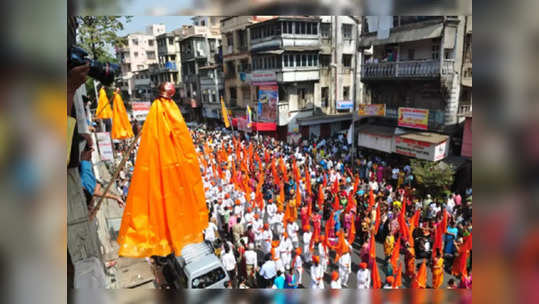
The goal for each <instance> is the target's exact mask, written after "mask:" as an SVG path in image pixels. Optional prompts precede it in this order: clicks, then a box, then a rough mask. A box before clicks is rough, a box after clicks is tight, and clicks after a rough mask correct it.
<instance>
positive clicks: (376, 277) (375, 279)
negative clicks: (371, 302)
mask: <svg viewBox="0 0 539 304" xmlns="http://www.w3.org/2000/svg"><path fill="white" fill-rule="evenodd" d="M371 278H372V288H381V287H382V281H381V280H380V273H378V264H377V263H376V259H373V260H372V273H371Z"/></svg>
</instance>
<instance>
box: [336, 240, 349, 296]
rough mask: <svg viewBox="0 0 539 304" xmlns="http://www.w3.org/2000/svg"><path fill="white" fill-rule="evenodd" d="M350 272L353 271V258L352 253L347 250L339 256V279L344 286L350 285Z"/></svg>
mask: <svg viewBox="0 0 539 304" xmlns="http://www.w3.org/2000/svg"><path fill="white" fill-rule="evenodd" d="M347 243H348V242H347ZM350 272H352V258H351V257H350V253H349V252H347V253H345V254H343V255H342V256H341V257H340V258H339V278H340V279H339V280H340V282H341V283H342V285H343V286H344V287H348V277H349V276H350Z"/></svg>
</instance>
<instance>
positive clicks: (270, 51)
mask: <svg viewBox="0 0 539 304" xmlns="http://www.w3.org/2000/svg"><path fill="white" fill-rule="evenodd" d="M282 53H284V50H269V51H261V52H257V54H271V55H281V54H282Z"/></svg>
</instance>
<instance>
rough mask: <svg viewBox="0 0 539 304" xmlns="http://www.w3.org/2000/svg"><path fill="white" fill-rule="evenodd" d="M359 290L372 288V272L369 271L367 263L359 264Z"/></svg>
mask: <svg viewBox="0 0 539 304" xmlns="http://www.w3.org/2000/svg"><path fill="white" fill-rule="evenodd" d="M357 288H358V289H368V288H371V271H370V270H369V269H367V263H365V262H362V263H360V264H359V270H358V271H357Z"/></svg>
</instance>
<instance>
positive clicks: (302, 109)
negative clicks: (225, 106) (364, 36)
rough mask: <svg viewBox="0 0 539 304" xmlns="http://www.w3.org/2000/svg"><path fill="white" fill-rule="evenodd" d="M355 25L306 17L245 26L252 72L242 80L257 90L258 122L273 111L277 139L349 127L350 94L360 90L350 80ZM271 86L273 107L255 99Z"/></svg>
mask: <svg viewBox="0 0 539 304" xmlns="http://www.w3.org/2000/svg"><path fill="white" fill-rule="evenodd" d="M359 27H360V25H359V20H357V19H355V18H351V17H307V16H287V17H284V16H280V17H275V18H271V19H269V20H265V21H262V22H258V23H254V24H252V25H249V26H248V30H249V38H250V40H249V47H250V48H249V49H250V52H251V57H252V58H251V61H252V65H251V70H252V71H251V73H250V77H247V78H249V79H250V83H251V85H252V86H253V87H254V90H256V91H255V92H258V94H255V96H256V97H255V98H257V99H254V100H251V103H252V104H251V108H253V109H260V108H261V109H262V113H261V114H262V115H261V116H262V118H263V119H266V118H267V117H269V116H271V115H269V114H266V113H265V112H272V111H275V112H276V116H275V122H276V124H277V133H278V136H279V137H280V138H283V139H285V138H286V139H288V140H292V141H297V140H299V139H300V138H301V137H303V138H305V137H309V136H311V135H316V136H330V135H331V134H334V133H336V132H337V131H339V130H341V129H343V127H345V126H344V124H345V123H343V122H342V121H348V122H347V123H346V124H347V126H346V127H348V125H349V123H350V120H351V114H350V112H351V111H352V101H353V92H354V90H359V86H354V82H353V72H354V70H355V69H354V66H355V58H356V56H357V51H356V46H355V39H354V35H357V29H358V28H359ZM227 67H228V64H226V65H225V73H226V72H227V71H226V69H227ZM356 71H357V70H356ZM271 87H273V88H274V89H275V90H276V91H277V92H276V94H275V95H276V96H277V97H278V100H277V105H275V106H274V105H272V104H271V103H269V104H266V102H265V100H258V98H260V91H261V90H264V91H265V90H268V89H271ZM263 96H265V95H263ZM357 100H358V103H359V102H360V98H359V97H358V99H357ZM257 101H260V102H261V103H262V106H261V107H260V106H259V105H257V104H255V102H257ZM270 101H271V98H270ZM266 107H267V110H266V109H265V108H266ZM273 107H275V109H274V108H273ZM339 113H343V114H342V115H336V114H339ZM345 113H348V114H345Z"/></svg>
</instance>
